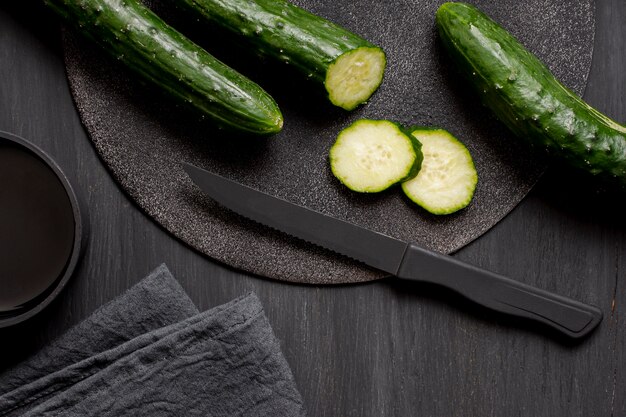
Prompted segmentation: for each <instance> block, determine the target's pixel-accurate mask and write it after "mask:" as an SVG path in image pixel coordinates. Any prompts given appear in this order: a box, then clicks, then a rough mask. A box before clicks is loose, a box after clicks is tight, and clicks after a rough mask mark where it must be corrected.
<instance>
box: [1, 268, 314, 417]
mask: <svg viewBox="0 0 626 417" xmlns="http://www.w3.org/2000/svg"><path fill="white" fill-rule="evenodd" d="M0 387H2V388H0V389H2V390H3V391H2V392H4V394H3V395H2V396H0V416H18V415H19V416H22V415H28V416H47V415H54V416H59V415H61V416H89V415H98V416H101V415H103V416H119V415H132V416H144V415H146V416H148V415H149V416H166V415H168V416H169V415H175V416H179V415H180V416H183V415H203V416H264V415H271V416H303V415H304V414H305V413H304V408H303V405H302V399H301V397H300V394H299V393H298V391H297V389H296V387H295V383H294V380H293V377H292V375H291V371H290V369H289V366H288V364H287V362H286V361H285V359H284V358H283V356H282V354H281V351H280V346H279V343H278V341H277V340H276V338H275V337H274V335H273V333H272V330H271V327H270V325H269V323H268V321H267V318H266V317H265V315H264V313H263V308H262V306H261V304H260V302H259V300H258V299H257V298H256V296H255V295H253V294H249V295H246V296H243V297H240V298H238V299H236V300H233V301H231V302H229V303H227V304H224V305H222V306H219V307H216V308H213V309H211V310H208V311H205V312H203V313H198V312H197V309H196V308H195V306H194V305H193V303H192V302H191V300H189V297H187V295H186V294H185V293H184V291H183V290H182V288H181V287H180V285H178V283H177V282H176V281H175V280H174V278H173V277H172V276H171V274H170V273H169V271H168V270H167V268H166V267H165V266H161V267H159V268H157V270H155V271H154V272H153V273H152V274H150V276H148V277H147V278H146V279H144V280H143V281H141V282H140V283H139V284H137V285H136V286H135V287H133V288H131V289H130V290H129V291H128V292H126V293H125V294H124V295H122V296H120V297H119V298H117V299H116V300H114V301H112V302H110V303H109V304H107V305H105V306H104V307H102V308H100V309H99V310H97V311H96V312H95V313H93V315H92V316H90V317H89V318H88V319H86V320H85V321H84V322H82V323H81V324H79V325H77V326H76V327H74V328H73V329H71V330H69V331H68V332H67V333H66V334H65V335H64V336H62V337H61V338H59V339H58V340H57V341H56V342H54V343H52V344H51V345H50V346H48V347H47V348H45V349H43V350H42V351H41V352H39V353H38V354H36V355H35V356H34V357H33V358H31V359H29V360H27V361H25V362H24V363H22V364H20V365H18V366H16V367H15V368H13V369H11V370H9V371H8V372H6V373H5V374H4V375H1V376H0Z"/></svg>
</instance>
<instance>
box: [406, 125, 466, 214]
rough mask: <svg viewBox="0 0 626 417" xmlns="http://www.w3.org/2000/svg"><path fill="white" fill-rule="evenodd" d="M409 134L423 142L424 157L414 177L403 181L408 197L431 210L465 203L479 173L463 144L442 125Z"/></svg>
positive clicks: (451, 209)
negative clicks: (438, 127)
mask: <svg viewBox="0 0 626 417" xmlns="http://www.w3.org/2000/svg"><path fill="white" fill-rule="evenodd" d="M411 134H412V135H413V136H414V137H415V138H416V139H417V140H418V141H420V143H421V144H422V153H423V154H424V161H423V162H422V167H421V169H420V171H419V173H418V174H417V175H416V176H415V178H413V179H411V180H409V181H406V182H404V183H402V190H403V191H404V193H405V194H406V195H407V197H409V198H410V199H411V200H412V201H414V202H415V203H417V204H418V205H419V206H420V207H422V208H424V209H425V210H426V211H428V212H430V213H433V214H450V213H454V212H455V211H458V210H461V209H462V208H464V207H466V206H467V205H468V204H469V203H470V201H472V197H473V196H474V190H475V189H476V183H477V182H478V174H477V173H476V168H475V167H474V161H473V160H472V156H471V155H470V153H469V151H468V150H467V148H466V147H465V145H463V144H462V143H461V142H459V140H458V139H456V138H455V137H454V136H452V135H451V134H450V133H449V132H447V131H446V130H443V129H432V128H423V127H420V128H413V129H411Z"/></svg>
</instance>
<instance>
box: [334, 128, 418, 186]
mask: <svg viewBox="0 0 626 417" xmlns="http://www.w3.org/2000/svg"><path fill="white" fill-rule="evenodd" d="M421 161H422V154H421V151H420V145H419V143H417V141H416V140H415V139H414V138H412V137H411V136H410V135H407V134H406V133H405V132H404V131H403V130H402V128H401V127H400V126H399V125H397V124H396V123H393V122H390V121H387V120H368V119H362V120H357V121H356V122H354V123H353V124H352V125H350V126H348V127H347V128H345V129H344V130H342V131H341V132H340V133H339V135H338V136H337V140H336V142H335V144H334V145H333V147H332V148H331V149H330V167H331V170H332V172H333V174H334V175H335V177H337V179H338V180H339V181H341V182H342V183H343V184H344V185H345V186H347V187H348V188H350V189H351V190H353V191H358V192H362V193H374V192H378V191H382V190H385V189H387V188H389V187H390V186H392V185H393V184H396V183H398V182H400V181H403V180H406V179H408V178H411V177H413V176H415V174H416V173H417V171H418V170H419V167H420V165H421Z"/></svg>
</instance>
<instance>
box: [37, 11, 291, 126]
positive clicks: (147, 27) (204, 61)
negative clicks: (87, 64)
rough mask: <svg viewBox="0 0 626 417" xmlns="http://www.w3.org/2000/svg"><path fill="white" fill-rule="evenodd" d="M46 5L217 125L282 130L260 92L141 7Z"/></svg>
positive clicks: (278, 116)
mask: <svg viewBox="0 0 626 417" xmlns="http://www.w3.org/2000/svg"><path fill="white" fill-rule="evenodd" d="M45 3H46V4H47V5H48V6H49V7H50V8H51V9H52V10H54V11H55V12H56V13H57V14H58V15H60V16H61V17H62V18H63V19H64V20H65V22H67V23H69V24H71V25H72V26H74V28H76V29H77V30H78V31H79V32H81V33H82V34H83V35H86V36H87V37H88V38H90V39H91V40H93V41H95V42H96V43H97V44H99V45H100V46H102V47H103V48H104V49H105V50H106V51H107V52H108V53H109V54H111V55H113V56H114V57H115V58H117V59H118V60H120V61H122V62H123V63H124V64H125V65H126V66H127V67H129V68H130V69H132V70H134V71H135V73H137V74H139V75H140V76H141V77H142V78H143V79H145V80H147V81H150V82H152V83H154V84H156V85H158V86H159V87H161V88H162V89H163V90H165V91H167V92H168V93H169V94H170V95H171V96H174V97H175V98H177V99H178V100H180V101H181V102H184V103H187V104H190V105H191V106H193V107H195V108H196V109H198V110H200V111H201V114H202V115H205V116H207V117H209V118H211V119H213V120H214V121H215V122H216V123H217V124H218V125H220V126H222V127H228V128H231V129H233V130H238V131H243V132H248V133H255V134H270V133H276V132H278V131H280V130H281V128H282V124H283V118H282V114H281V112H280V110H279V108H278V105H277V104H276V102H275V101H274V99H273V98H272V97H270V96H269V95H268V94H267V93H266V92H265V91H264V90H263V89H262V88H261V87H260V86H258V85H257V84H255V83H254V82H252V81H251V80H249V79H248V78H246V77H244V76H243V75H241V74H239V73H238V72H236V71H235V70H233V69H232V68H230V67H228V66H226V65H225V64H223V63H221V62H220V61H218V60H217V59H216V58H214V57H213V56H211V55H210V54H209V53H207V52H206V51H205V50H203V49H202V48H200V47H199V46H197V45H196V44H194V43H193V42H192V41H191V40H189V39H188V38H186V37H185V36H183V35H182V34H180V33H179V32H178V31H176V30H175V29H173V28H172V27H170V26H168V25H167V24H166V23H165V22H163V20H161V19H160V18H159V17H158V16H157V15H156V14H155V13H153V12H152V11H150V10H149V9H148V8H146V7H145V6H143V5H142V4H141V3H140V2H139V1H137V0H80V1H75V0H74V1H71V0H46V1H45Z"/></svg>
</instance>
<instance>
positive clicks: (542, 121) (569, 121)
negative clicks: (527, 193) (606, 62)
mask: <svg viewBox="0 0 626 417" xmlns="http://www.w3.org/2000/svg"><path fill="white" fill-rule="evenodd" d="M436 23H437V27H438V31H439V35H440V38H441V40H442V43H443V45H444V47H445V48H446V49H447V50H448V52H449V53H450V55H451V56H452V58H453V60H454V61H455V63H456V66H457V67H458V68H459V69H460V71H461V72H462V73H463V74H464V75H465V77H466V78H467V79H468V80H469V81H470V83H471V84H472V85H473V87H474V88H475V89H476V91H477V92H478V93H479V94H480V95H481V97H482V100H483V102H484V104H485V105H486V106H487V107H488V108H490V109H491V110H492V111H493V113H494V114H495V115H496V116H497V117H498V119H500V120H501V121H502V122H503V123H504V124H505V125H506V126H507V127H508V128H509V129H510V130H512V131H513V133H515V134H516V135H517V136H519V137H521V138H525V139H527V140H528V141H529V142H530V144H531V145H533V146H534V147H537V148H542V149H545V150H547V151H548V153H550V154H552V155H555V156H558V157H561V158H563V159H564V160H565V161H566V162H568V163H569V164H570V165H572V166H574V167H576V168H579V169H582V170H585V171H587V172H589V173H591V174H592V175H594V176H597V177H600V178H603V179H605V180H608V181H609V182H613V183H616V184H618V185H620V186H621V187H624V186H626V128H625V127H624V126H621V125H619V124H618V123H616V122H615V121H613V120H611V119H609V118H608V117H607V116H605V115H603V114H601V113H600V112H599V111H597V110H595V109H593V108H592V107H591V106H589V105H588V104H587V103H585V102H584V101H583V100H581V99H580V98H579V97H578V96H576V94H575V93H573V92H572V91H570V90H569V89H567V88H566V87H565V86H563V85H562V84H561V83H560V82H559V81H558V80H556V78H555V77H554V75H553V74H552V73H551V72H550V70H549V69H548V68H547V67H546V66H545V65H544V64H543V63H542V62H541V61H539V59H538V58H537V57H535V56H534V55H533V54H532V53H531V52H529V51H528V50H527V49H526V48H524V47H523V46H522V45H521V44H520V43H519V42H518V41H517V40H516V39H515V38H514V37H513V36H512V35H511V34H510V33H508V32H507V31H506V30H505V29H504V28H502V27H501V26H500V25H498V24H497V23H496V22H494V21H493V20H492V19H490V18H489V17H488V16H486V15H485V14H484V13H482V12H481V11H479V10H478V9H476V8H475V7H473V6H470V5H468V4H464V3H445V4H443V5H442V6H440V8H439V10H438V11H437V15H436Z"/></svg>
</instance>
